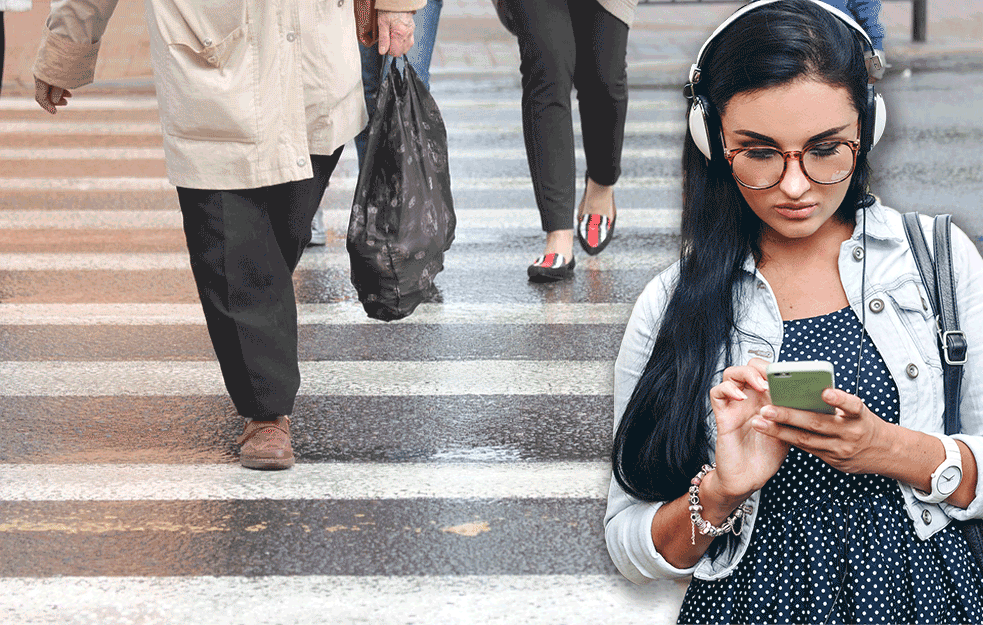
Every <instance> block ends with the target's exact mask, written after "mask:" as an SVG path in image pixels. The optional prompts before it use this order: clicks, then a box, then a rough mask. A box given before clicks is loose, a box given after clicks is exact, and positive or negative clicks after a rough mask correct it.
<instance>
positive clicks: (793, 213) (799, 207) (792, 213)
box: [775, 204, 816, 219]
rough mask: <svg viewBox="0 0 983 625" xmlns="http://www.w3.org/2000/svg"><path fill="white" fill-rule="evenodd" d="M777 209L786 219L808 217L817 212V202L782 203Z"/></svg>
mask: <svg viewBox="0 0 983 625" xmlns="http://www.w3.org/2000/svg"><path fill="white" fill-rule="evenodd" d="M775 210H776V211H777V212H778V214H779V215H781V216H782V217H785V218H786V219H807V218H809V217H811V216H812V214H813V213H814V212H816V204H780V205H778V206H776V207H775Z"/></svg>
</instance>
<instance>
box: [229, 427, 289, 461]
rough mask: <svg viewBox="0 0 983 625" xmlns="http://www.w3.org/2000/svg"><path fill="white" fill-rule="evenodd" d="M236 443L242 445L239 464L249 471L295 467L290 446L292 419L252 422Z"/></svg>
mask: <svg viewBox="0 0 983 625" xmlns="http://www.w3.org/2000/svg"><path fill="white" fill-rule="evenodd" d="M236 443H238V444H239V445H242V449H241V450H240V451H239V463H240V464H242V466H244V467H246V468H247V469H269V470H272V469H289V468H290V467H292V466H294V450H293V447H291V446H290V418H289V417H277V419H276V421H250V422H248V423H247V424H246V428H245V429H244V430H243V431H242V434H241V435H240V436H239V438H237V439H236Z"/></svg>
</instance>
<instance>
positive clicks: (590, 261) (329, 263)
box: [0, 248, 678, 272]
mask: <svg viewBox="0 0 983 625" xmlns="http://www.w3.org/2000/svg"><path fill="white" fill-rule="evenodd" d="M677 257H678V254H676V253H674V252H672V251H671V250H652V251H649V252H645V253H642V252H638V253H633V254H632V255H631V256H620V257H619V256H614V255H607V256H592V257H586V258H581V259H578V260H577V267H578V269H579V268H584V269H596V270H599V271H618V270H629V269H635V270H637V269H638V268H639V267H652V268H656V267H664V266H666V265H668V264H669V263H671V262H672V261H673V260H674V259H675V258H677ZM533 258H534V256H533V253H522V252H509V253H502V254H495V255H494V256H493V257H489V256H488V254H486V253H484V252H483V251H482V250H480V249H474V248H462V249H461V250H460V251H454V252H453V253H451V252H448V253H447V255H446V256H445V258H444V267H445V270H446V269H452V270H457V269H460V270H465V269H468V268H472V269H473V268H474V267H476V266H481V267H484V268H486V269H502V270H508V271H514V270H516V269H517V268H518V269H522V270H524V269H525V268H526V267H527V266H528V265H529V263H530V261H532V260H533ZM298 268H299V269H300V270H325V269H334V270H343V271H348V270H349V268H350V261H349V258H348V254H347V252H346V251H345V250H344V249H337V250H335V249H332V250H330V251H326V252H324V253H312V254H305V255H304V257H303V258H301V261H300V264H299V265H298ZM189 269H190V265H189V261H188V255H187V253H183V252H167V253H159V252H141V253H132V254H101V253H79V254H58V253H50V254H49V253H40V254H33V253H6V254H0V271H25V272H26V271H186V270H189Z"/></svg>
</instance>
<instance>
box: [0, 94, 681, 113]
mask: <svg viewBox="0 0 983 625" xmlns="http://www.w3.org/2000/svg"><path fill="white" fill-rule="evenodd" d="M435 97H436V100H437V106H438V107H439V108H440V109H441V110H444V109H468V110H472V109H493V110H516V111H518V110H519V108H520V107H521V106H522V102H521V100H519V99H517V98H507V97H506V98H502V99H494V100H486V99H482V98H474V99H450V98H442V97H440V95H439V94H438V95H436V96H435ZM679 100H682V99H681V98H680V99H679ZM68 106H69V109H68V110H70V111H156V110H157V98H139V97H136V98H98V97H88V96H84V97H80V98H72V99H71V101H70V103H69V105H68ZM680 108H681V102H680V101H677V99H675V98H670V97H666V98H660V99H649V98H640V97H636V96H633V97H632V99H631V100H629V101H628V110H630V111H633V110H638V111H651V110H656V111H662V110H671V109H680ZM0 111H41V107H40V106H38V103H37V102H35V101H34V98H25V97H16V98H7V97H5V98H3V99H2V100H0Z"/></svg>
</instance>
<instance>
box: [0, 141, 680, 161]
mask: <svg viewBox="0 0 983 625" xmlns="http://www.w3.org/2000/svg"><path fill="white" fill-rule="evenodd" d="M681 154H682V153H681V151H680V150H679V149H670V148H637V149H631V148H629V149H626V150H623V151H622V153H621V156H622V158H623V159H626V160H628V159H646V160H650V159H652V160H673V159H679V158H681ZM576 156H577V158H578V159H580V160H583V159H584V158H585V156H584V150H583V149H582V148H577V149H576ZM135 159H139V160H164V150H163V149H162V148H0V161H4V160H7V161H14V160H21V161H66V160H74V161H86V160H99V161H129V160H135ZM450 159H451V161H458V160H482V159H493V160H521V161H525V160H526V150H525V148H522V147H515V148H462V149H456V148H455V147H454V145H453V144H452V145H451V148H450ZM355 160H356V155H355V153H354V151H353V149H350V150H345V151H344V152H342V155H341V162H346V161H350V162H352V163H354V162H355Z"/></svg>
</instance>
